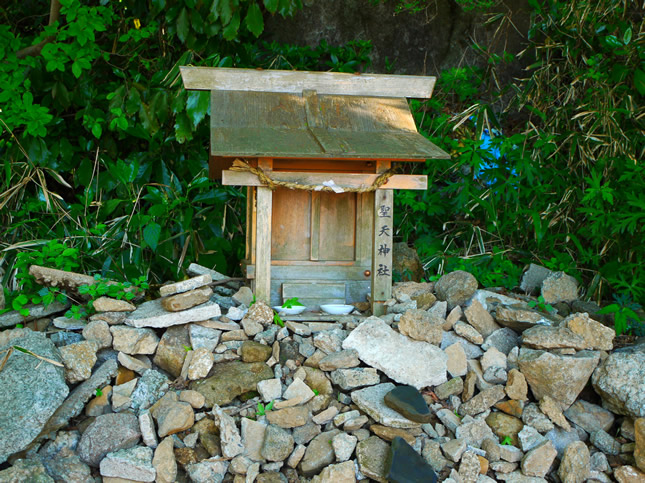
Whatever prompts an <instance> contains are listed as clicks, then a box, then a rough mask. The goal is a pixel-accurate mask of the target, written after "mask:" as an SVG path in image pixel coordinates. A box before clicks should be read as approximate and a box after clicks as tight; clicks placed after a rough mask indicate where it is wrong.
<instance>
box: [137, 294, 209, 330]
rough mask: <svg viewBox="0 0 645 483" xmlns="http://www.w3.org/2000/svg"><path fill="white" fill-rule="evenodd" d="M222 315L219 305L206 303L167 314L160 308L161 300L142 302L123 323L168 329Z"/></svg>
mask: <svg viewBox="0 0 645 483" xmlns="http://www.w3.org/2000/svg"><path fill="white" fill-rule="evenodd" d="M220 315H222V312H221V311H220V308H219V305H218V304H216V303H214V302H206V303H204V304H201V305H197V306H196V307H193V308H190V309H188V310H183V311H181V312H167V311H166V310H164V308H163V307H162V306H161V300H160V299H157V300H150V301H149V302H144V303H142V304H141V305H139V307H138V308H137V310H135V311H134V312H132V313H131V314H130V315H129V316H128V317H127V318H126V319H125V323H126V324H127V325H131V326H133V327H170V326H172V325H180V324H187V323H189V322H199V321H202V320H208V319H211V318H213V317H219V316H220Z"/></svg>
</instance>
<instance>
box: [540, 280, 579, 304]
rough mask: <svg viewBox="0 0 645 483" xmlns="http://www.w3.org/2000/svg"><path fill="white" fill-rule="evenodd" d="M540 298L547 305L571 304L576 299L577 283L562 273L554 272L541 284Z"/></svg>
mask: <svg viewBox="0 0 645 483" xmlns="http://www.w3.org/2000/svg"><path fill="white" fill-rule="evenodd" d="M541 294H542V297H544V302H545V303H547V304H554V303H557V302H573V301H574V300H576V299H577V298H578V281H577V280H576V279H575V278H573V277H572V276H570V275H567V274H566V273H564V272H555V273H552V274H551V275H549V276H548V277H546V278H545V279H544V281H543V282H542V290H541Z"/></svg>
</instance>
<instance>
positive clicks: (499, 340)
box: [482, 327, 520, 355]
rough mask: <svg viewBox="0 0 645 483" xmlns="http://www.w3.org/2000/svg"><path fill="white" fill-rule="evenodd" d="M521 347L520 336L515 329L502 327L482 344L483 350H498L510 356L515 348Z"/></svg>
mask: <svg viewBox="0 0 645 483" xmlns="http://www.w3.org/2000/svg"><path fill="white" fill-rule="evenodd" d="M519 345H520V336H519V335H517V333H516V332H515V331H514V330H513V329H509V328H508V327H502V328H501V329H497V330H496V331H495V332H493V333H492V334H491V335H489V336H488V337H487V338H486V340H485V341H484V343H483V344H482V349H484V350H488V349H490V348H492V347H494V348H496V349H497V350H498V351H500V352H502V353H504V354H506V355H508V353H509V352H511V350H512V349H513V347H517V346H519Z"/></svg>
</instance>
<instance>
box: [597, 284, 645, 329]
mask: <svg viewBox="0 0 645 483" xmlns="http://www.w3.org/2000/svg"><path fill="white" fill-rule="evenodd" d="M614 300H615V301H616V302H615V303H613V304H610V305H607V306H606V307H604V308H603V309H601V310H599V311H598V312H597V313H598V314H614V329H615V330H616V335H621V334H630V333H632V332H639V333H636V334H635V335H642V334H641V333H640V332H641V331H642V323H641V322H640V318H639V316H638V314H637V313H636V311H637V310H640V308H641V306H640V305H639V304H637V303H635V302H633V301H632V298H631V296H630V295H629V294H620V295H616V294H614Z"/></svg>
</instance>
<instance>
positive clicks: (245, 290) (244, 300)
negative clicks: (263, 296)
mask: <svg viewBox="0 0 645 483" xmlns="http://www.w3.org/2000/svg"><path fill="white" fill-rule="evenodd" d="M231 298H232V299H233V300H235V301H236V302H237V303H238V304H240V305H244V306H245V307H250V306H251V304H252V303H253V292H252V291H251V289H250V288H249V287H242V288H240V289H239V290H238V291H237V292H236V293H235V294H234V295H233V297H231Z"/></svg>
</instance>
